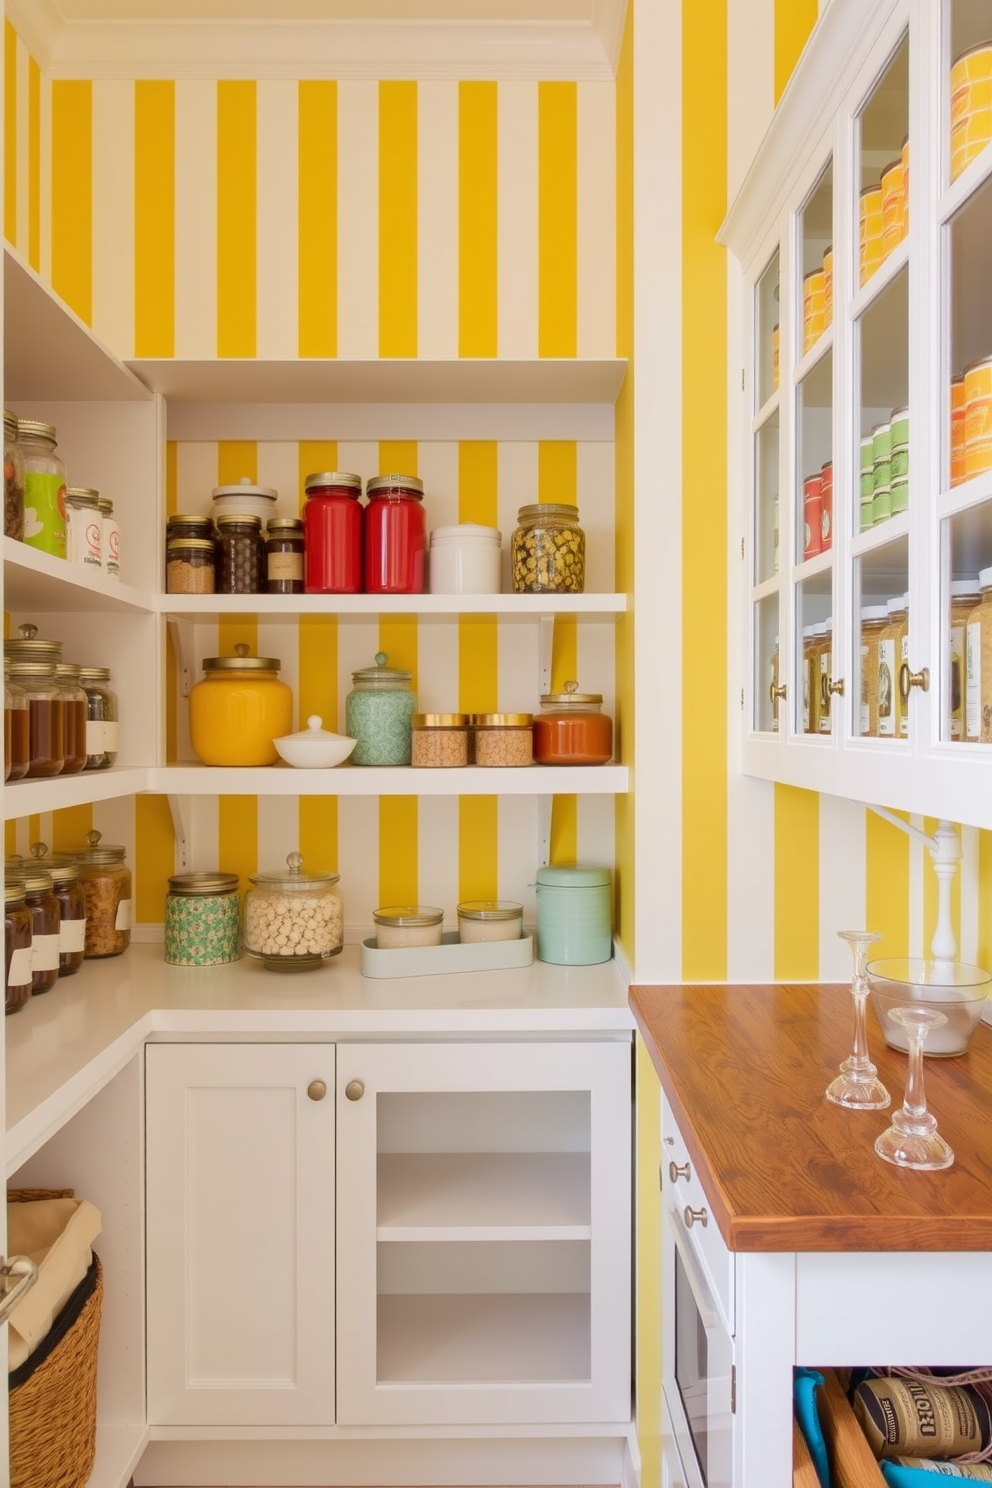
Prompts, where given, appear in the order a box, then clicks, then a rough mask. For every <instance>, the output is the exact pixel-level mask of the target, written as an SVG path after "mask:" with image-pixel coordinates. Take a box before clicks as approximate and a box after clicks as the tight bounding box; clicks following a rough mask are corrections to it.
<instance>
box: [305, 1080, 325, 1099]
mask: <svg viewBox="0 0 992 1488" xmlns="http://www.w3.org/2000/svg"><path fill="white" fill-rule="evenodd" d="M326 1094H327V1086H326V1085H325V1084H324V1082H323V1080H311V1081H310V1084H309V1085H308V1086H307V1095H308V1096H309V1097H310V1099H311V1100H312V1101H322V1100H323V1099H324V1096H325V1095H326Z"/></svg>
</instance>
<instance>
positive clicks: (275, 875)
mask: <svg viewBox="0 0 992 1488" xmlns="http://www.w3.org/2000/svg"><path fill="white" fill-rule="evenodd" d="M286 865H287V866H286V867H285V868H276V869H275V870H274V871H273V872H271V873H249V875H248V877H249V878H250V879H251V881H252V883H253V884H265V886H266V888H270V889H314V888H318V887H319V886H320V885H321V884H336V883H337V882H338V880H339V879H340V877H341V875H340V873H321V872H320V871H317V872H316V873H304V872H303V854H302V853H298V852H291V853H290V854H289V856H288V857H287V858H286Z"/></svg>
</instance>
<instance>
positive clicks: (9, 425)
mask: <svg viewBox="0 0 992 1488" xmlns="http://www.w3.org/2000/svg"><path fill="white" fill-rule="evenodd" d="M17 424H18V418H17V414H16V413H12V412H11V411H10V409H9V408H5V409H4V411H3V434H4V438H5V439H6V438H7V437H8V436H9V437H10V438H11V439H16V438H17Z"/></svg>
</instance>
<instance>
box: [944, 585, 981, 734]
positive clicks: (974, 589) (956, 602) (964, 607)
mask: <svg viewBox="0 0 992 1488" xmlns="http://www.w3.org/2000/svg"><path fill="white" fill-rule="evenodd" d="M981 602H982V590H981V586H980V584H979V582H978V580H977V578H975V579H952V580H951V615H950V627H949V632H950V633H949V642H950V644H949V648H948V650H949V659H948V665H949V669H950V675H949V682H950V686H949V696H948V703H949V705H950V718H949V724H948V733H949V735H950V737H951V738H952V739H954V740H955V741H957V742H960V741H961V740H962V739H963V738H964V694H965V673H966V660H967V658H966V651H967V634H968V620H969V618H970V616H971V614H972V612H973V611H974V610H976V609H977V608H978V606H979V605H980V604H981Z"/></svg>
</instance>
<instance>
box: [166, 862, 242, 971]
mask: <svg viewBox="0 0 992 1488" xmlns="http://www.w3.org/2000/svg"><path fill="white" fill-rule="evenodd" d="M240 915H241V900H240V897H239V894H238V875H237V874H236V873H177V874H175V875H174V876H173V877H172V878H170V879H169V892H168V894H167V895H166V898H165V959H166V961H167V962H168V964H169V965H170V966H224V965H226V964H227V963H228V962H230V961H237V959H238V957H239V956H240V955H241V947H240V943H239V935H238V931H239V921H240Z"/></svg>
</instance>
